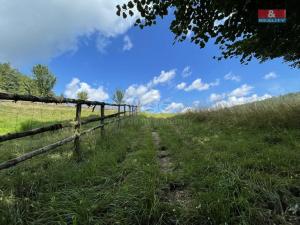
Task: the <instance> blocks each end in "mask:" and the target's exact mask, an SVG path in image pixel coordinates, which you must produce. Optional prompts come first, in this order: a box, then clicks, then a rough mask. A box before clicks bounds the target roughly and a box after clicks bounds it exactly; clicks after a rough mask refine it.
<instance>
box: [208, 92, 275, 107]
mask: <svg viewBox="0 0 300 225" xmlns="http://www.w3.org/2000/svg"><path fill="white" fill-rule="evenodd" d="M271 97H272V96H271V95H269V94H264V95H263V96H258V95H257V94H253V95H251V96H248V97H245V96H243V97H236V96H230V97H228V98H227V99H226V100H222V101H218V102H216V103H215V104H214V105H213V106H212V107H213V108H224V107H231V106H235V105H242V104H246V103H250V102H256V101H262V100H265V99H268V98H271Z"/></svg>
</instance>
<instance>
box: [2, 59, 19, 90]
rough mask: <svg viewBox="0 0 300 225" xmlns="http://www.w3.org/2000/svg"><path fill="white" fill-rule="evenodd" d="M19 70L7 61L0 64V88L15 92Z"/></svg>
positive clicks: (17, 87) (17, 85)
mask: <svg viewBox="0 0 300 225" xmlns="http://www.w3.org/2000/svg"><path fill="white" fill-rule="evenodd" d="M18 75H19V72H18V71H17V70H16V69H14V68H12V67H11V65H10V64H9V63H3V64H0V90H2V91H5V92H12V93H16V92H17V91H18V89H19V80H18Z"/></svg>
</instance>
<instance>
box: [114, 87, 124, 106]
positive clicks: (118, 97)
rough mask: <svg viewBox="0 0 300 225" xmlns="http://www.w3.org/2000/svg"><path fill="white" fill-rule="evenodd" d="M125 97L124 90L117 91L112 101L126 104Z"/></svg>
mask: <svg viewBox="0 0 300 225" xmlns="http://www.w3.org/2000/svg"><path fill="white" fill-rule="evenodd" d="M124 96H125V94H124V91H123V90H116V91H115V93H114V95H113V98H112V99H113V101H114V102H115V103H116V104H124Z"/></svg>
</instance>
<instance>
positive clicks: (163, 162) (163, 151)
mask: <svg viewBox="0 0 300 225" xmlns="http://www.w3.org/2000/svg"><path fill="white" fill-rule="evenodd" d="M152 138H153V142H154V145H155V147H156V149H157V150H158V153H157V158H158V162H159V166H160V169H161V172H162V173H164V174H167V173H171V172H172V170H173V164H172V163H171V158H170V152H169V151H167V148H166V147H164V146H161V144H160V138H159V135H158V133H157V132H155V131H153V132H152Z"/></svg>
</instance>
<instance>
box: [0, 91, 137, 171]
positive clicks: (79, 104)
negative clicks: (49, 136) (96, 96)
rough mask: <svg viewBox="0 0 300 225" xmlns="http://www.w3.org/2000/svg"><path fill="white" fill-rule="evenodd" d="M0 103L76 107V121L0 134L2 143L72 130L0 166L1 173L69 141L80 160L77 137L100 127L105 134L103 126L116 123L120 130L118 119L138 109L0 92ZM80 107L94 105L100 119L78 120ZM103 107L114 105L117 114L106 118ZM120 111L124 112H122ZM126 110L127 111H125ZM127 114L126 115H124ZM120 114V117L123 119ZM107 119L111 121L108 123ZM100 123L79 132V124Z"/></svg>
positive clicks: (79, 118)
mask: <svg viewBox="0 0 300 225" xmlns="http://www.w3.org/2000/svg"><path fill="white" fill-rule="evenodd" d="M0 100H11V101H14V102H17V101H26V102H41V103H55V104H74V105H75V107H76V114H75V120H74V121H70V122H65V123H56V124H52V125H49V126H45V127H41V128H35V129H31V130H27V131H24V132H16V133H8V134H5V135H0V143H1V142H4V141H9V140H14V139H18V138H23V137H28V136H33V135H36V134H41V133H44V132H48V131H56V130H61V129H64V128H68V127H74V135H72V136H70V137H67V138H64V139H63V140H60V141H57V142H55V143H52V144H50V145H47V146H44V147H41V148H39V149H36V150H32V151H30V152H28V153H25V154H24V155H22V156H19V157H16V158H13V159H10V160H8V161H6V162H2V163H0V170H2V169H6V168H10V167H12V166H15V165H17V164H19V163H21V162H23V161H26V160H28V159H31V158H33V157H35V156H38V155H41V154H45V153H47V152H49V151H51V150H53V149H55V148H57V147H59V146H62V145H64V144H66V143H69V142H72V141H73V142H74V153H75V154H76V157H77V159H78V160H79V159H80V155H81V154H80V137H81V136H83V135H85V134H88V133H90V132H92V131H94V130H96V129H99V128H101V135H104V127H105V125H107V124H110V123H114V122H118V127H120V120H121V119H123V118H127V117H129V116H133V115H137V106H134V105H127V104H111V103H106V102H98V101H84V100H78V99H69V98H53V97H49V98H48V97H37V96H31V95H18V94H9V93H1V92H0ZM82 105H87V106H93V110H94V109H95V107H96V106H100V115H99V117H92V118H88V119H85V120H81V109H82ZM105 106H115V107H117V111H118V112H117V113H114V114H110V115H105ZM122 108H123V111H121V109H122ZM126 109H129V110H128V111H126ZM126 112H127V114H128V115H127V114H126ZM122 115H123V116H122ZM108 119H110V120H108ZM97 121H99V122H100V124H99V125H97V126H95V127H93V128H90V129H87V130H84V131H81V125H85V124H88V123H91V122H97Z"/></svg>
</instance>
